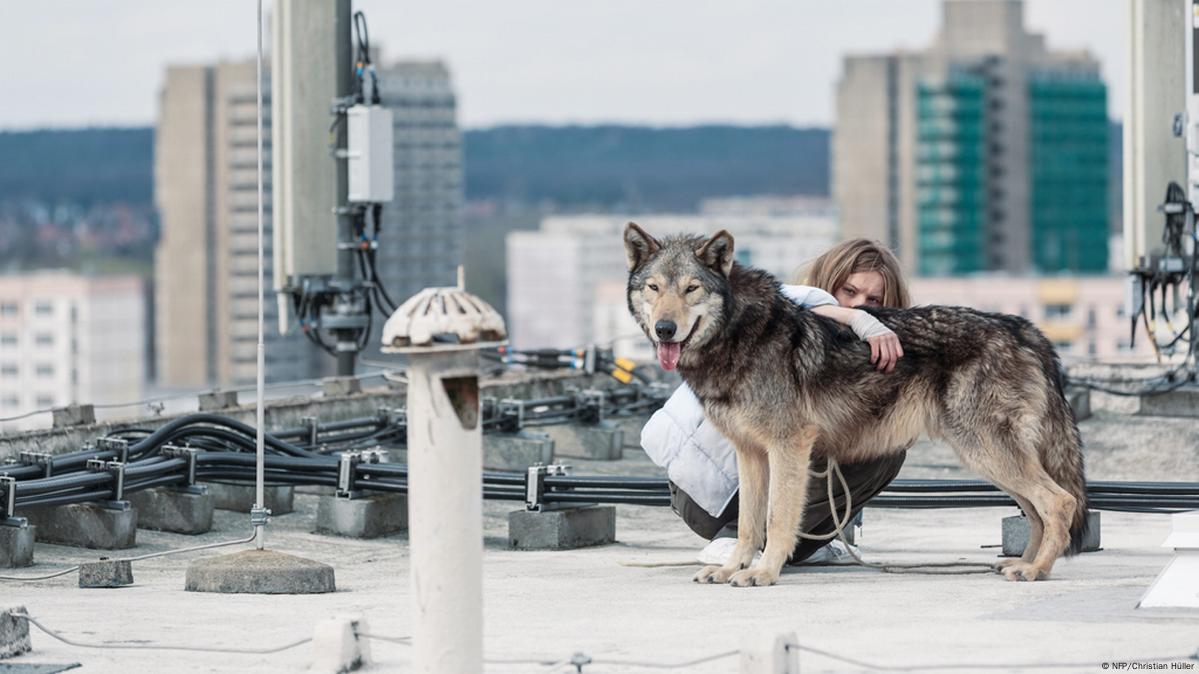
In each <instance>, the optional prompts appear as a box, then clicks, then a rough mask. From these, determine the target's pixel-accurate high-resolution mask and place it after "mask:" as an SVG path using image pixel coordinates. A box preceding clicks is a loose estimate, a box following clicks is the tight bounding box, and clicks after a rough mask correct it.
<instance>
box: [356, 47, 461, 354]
mask: <svg viewBox="0 0 1199 674" xmlns="http://www.w3.org/2000/svg"><path fill="white" fill-rule="evenodd" d="M379 91H380V94H381V95H382V99H383V105H385V106H387V107H388V108H391V111H392V113H391V114H392V128H393V136H394V140H393V142H394V147H395V155H394V159H393V163H394V166H395V198H394V199H393V200H392V202H391V203H389V204H387V205H386V206H385V207H384V208H383V231H382V232H381V233H380V235H379V253H378V257H377V262H378V269H379V277H380V279H381V280H382V281H383V286H384V287H385V288H386V289H387V292H388V294H389V295H391V299H392V300H394V301H395V302H396V303H397V304H399V303H401V302H403V301H404V300H405V299H407V298H409V297H411V296H412V295H414V294H416V293H417V292H418V291H420V290H422V289H424V288H427V287H430V286H448V285H454V284H455V283H457V278H458V277H457V272H458V265H460V264H462V248H463V239H464V232H463V225H462V221H463V219H462V211H463V205H464V204H465V201H466V197H465V180H464V179H463V166H462V132H461V131H460V130H459V128H458V120H457V109H458V104H457V97H456V96H455V94H454V88H453V83H452V81H451V79H450V71H449V69H448V68H446V66H445V64H444V63H442V62H441V61H427V62H426V61H399V62H396V63H393V64H392V65H390V66H388V67H386V68H383V69H382V70H381V71H380V72H379ZM382 328H383V321H381V320H376V321H375V335H374V337H373V338H372V339H371V341H370V344H371V345H376V344H378V343H379V339H378V338H379V335H380V334H381V333H382Z"/></svg>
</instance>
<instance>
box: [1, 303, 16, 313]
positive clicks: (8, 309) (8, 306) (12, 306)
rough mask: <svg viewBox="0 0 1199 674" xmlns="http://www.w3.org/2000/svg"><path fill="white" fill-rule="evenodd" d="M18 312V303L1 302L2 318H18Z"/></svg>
mask: <svg viewBox="0 0 1199 674" xmlns="http://www.w3.org/2000/svg"><path fill="white" fill-rule="evenodd" d="M18 311H19V309H18V307H17V303H16V302H0V316H16V315H17V312H18Z"/></svg>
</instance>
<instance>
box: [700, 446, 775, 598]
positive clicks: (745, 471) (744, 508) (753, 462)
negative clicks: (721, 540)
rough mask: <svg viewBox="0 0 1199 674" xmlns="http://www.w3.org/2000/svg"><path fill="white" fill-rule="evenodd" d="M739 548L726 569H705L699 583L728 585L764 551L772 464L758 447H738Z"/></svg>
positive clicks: (715, 567)
mask: <svg viewBox="0 0 1199 674" xmlns="http://www.w3.org/2000/svg"><path fill="white" fill-rule="evenodd" d="M737 479H738V480H739V481H740V486H739V492H738V497H737V498H738V500H737V508H738V513H737V546H736V547H735V548H733V554H732V556H731V557H729V561H727V562H725V564H724V566H705V567H704V568H702V569H700V571H699V573H697V574H695V578H694V579H693V580H694V581H695V582H697V583H727V582H728V580H729V578H730V577H731V576H732V575H733V574H734V573H736V572H738V571H740V570H742V569H744V568H747V567H748V566H749V565H750V563H751V562H753V559H754V553H756V552H757V551H758V550H760V549H761V547H762V539H763V537H764V536H765V534H766V502H767V501H766V498H767V491H766V489H767V484H768V482H769V479H770V464H769V463H768V462H767V460H766V453H765V452H764V451H763V450H762V449H761V448H759V447H752V448H743V447H742V446H741V445H740V443H738V445H737Z"/></svg>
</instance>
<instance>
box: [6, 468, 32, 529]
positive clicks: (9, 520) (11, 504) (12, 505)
mask: <svg viewBox="0 0 1199 674" xmlns="http://www.w3.org/2000/svg"><path fill="white" fill-rule="evenodd" d="M28 523H29V522H28V520H26V519H25V518H24V517H17V478H15V477H9V476H7V475H0V526H8V527H17V528H21V527H24V526H25V525H26V524H28Z"/></svg>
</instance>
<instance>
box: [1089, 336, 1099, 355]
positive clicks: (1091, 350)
mask: <svg viewBox="0 0 1199 674" xmlns="http://www.w3.org/2000/svg"><path fill="white" fill-rule="evenodd" d="M1098 352H1099V349H1098V348H1097V347H1096V346H1095V340H1093V339H1092V340H1091V341H1089V342H1087V355H1088V356H1090V357H1091V358H1094V357H1095V354H1096V353H1098Z"/></svg>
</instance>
